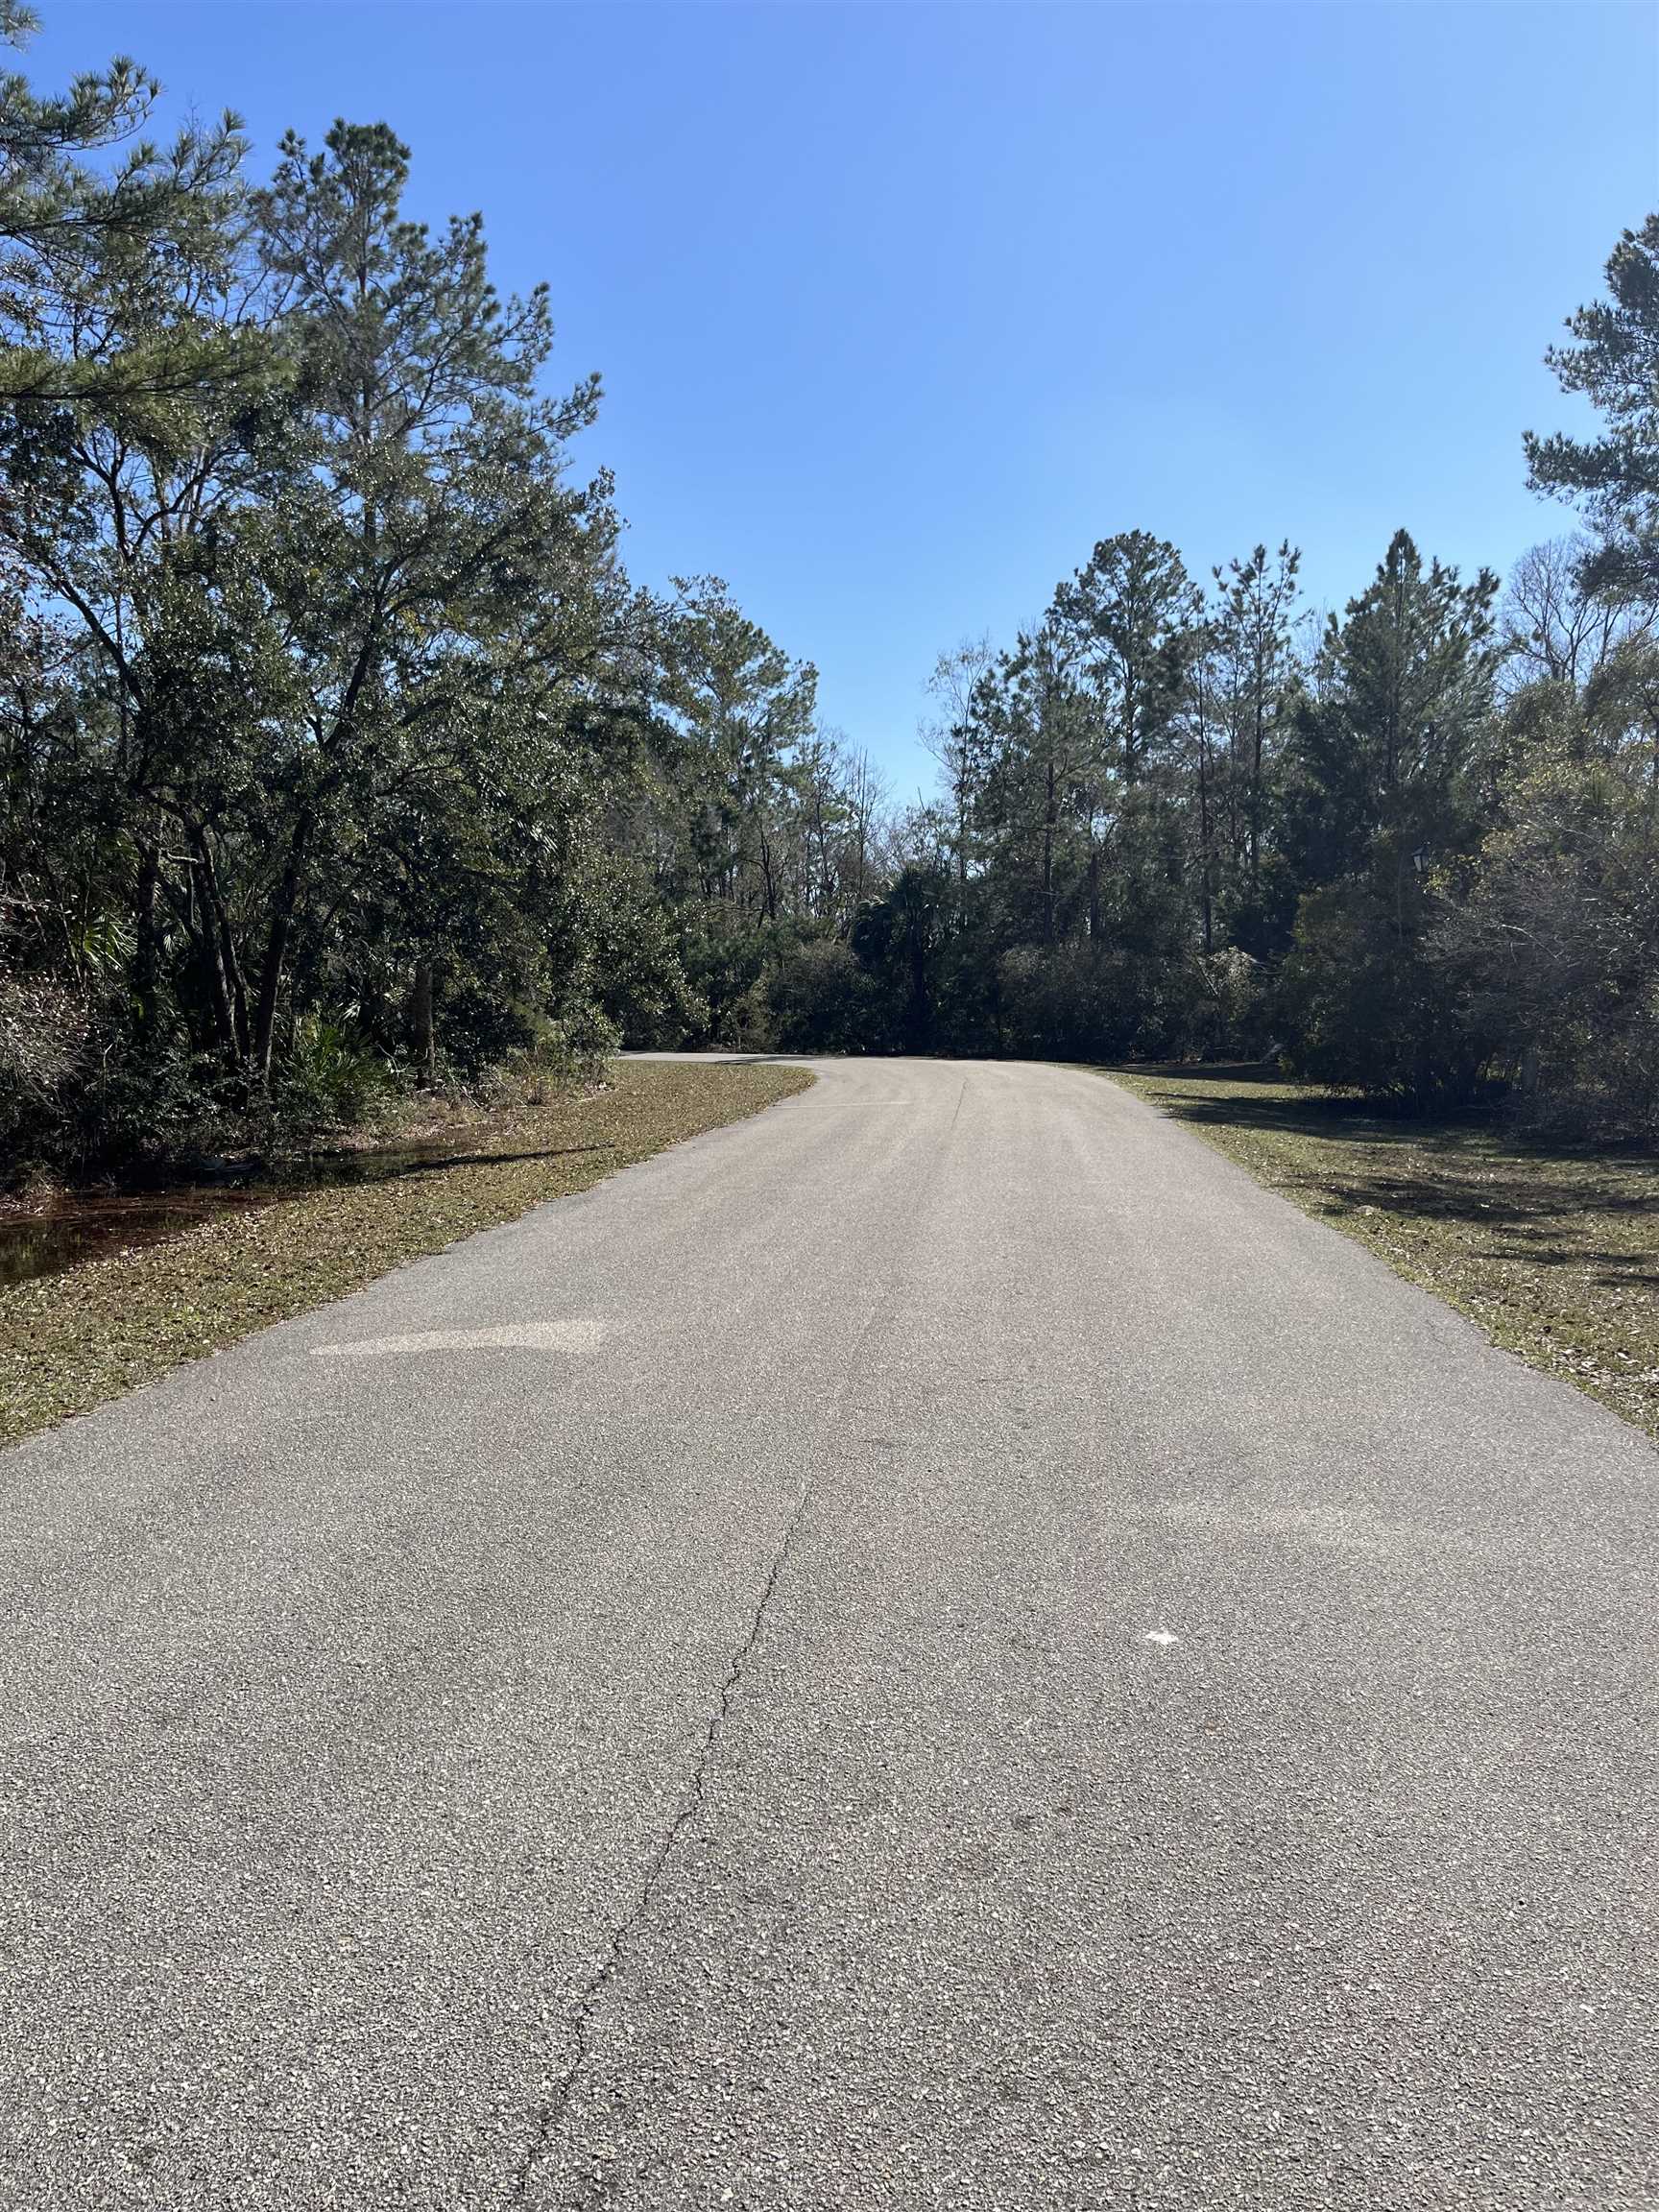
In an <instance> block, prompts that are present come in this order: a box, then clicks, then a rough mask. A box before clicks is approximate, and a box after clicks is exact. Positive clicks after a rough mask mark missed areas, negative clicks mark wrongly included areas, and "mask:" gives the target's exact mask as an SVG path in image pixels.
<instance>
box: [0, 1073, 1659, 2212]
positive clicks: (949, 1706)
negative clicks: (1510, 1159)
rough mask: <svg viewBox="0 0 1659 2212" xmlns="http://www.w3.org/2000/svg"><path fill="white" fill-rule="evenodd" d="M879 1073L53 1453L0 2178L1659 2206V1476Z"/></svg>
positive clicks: (906, 1076)
mask: <svg viewBox="0 0 1659 2212" xmlns="http://www.w3.org/2000/svg"><path fill="white" fill-rule="evenodd" d="M820 1075H821V1079H820V1081H819V1082H818V1083H817V1085H816V1086H815V1087H814V1088H813V1089H812V1090H811V1091H809V1092H807V1093H805V1094H802V1095H800V1096H798V1097H795V1098H792V1099H789V1100H787V1101H786V1102H784V1103H783V1104H781V1105H780V1106H778V1107H775V1108H773V1109H772V1110H771V1111H769V1112H768V1113H767V1114H765V1115H764V1116H762V1117H761V1118H759V1119H757V1120H755V1121H750V1122H746V1123H742V1124H739V1125H737V1126H735V1127H731V1128H726V1129H722V1130H719V1131H716V1132H713V1133H711V1134H710V1135H709V1136H707V1137H703V1138H699V1139H697V1140H695V1141H694V1142H691V1143H688V1144H685V1145H683V1146H681V1147H679V1148H678V1149H676V1150H674V1151H672V1152H669V1153H666V1154H663V1155H661V1157H659V1158H657V1159H655V1160H652V1161H650V1162H647V1163H646V1164H644V1165H642V1166H637V1167H635V1168H632V1169H630V1170H629V1171H628V1172H626V1173H625V1174H623V1175H620V1176H618V1177H616V1178H615V1179H614V1180H613V1181H611V1182H609V1183H606V1184H604V1185H602V1186H600V1187H599V1188H598V1189H596V1190H592V1191H590V1192H589V1193H587V1194H585V1195H583V1196H580V1197H575V1198H569V1199H564V1200H560V1201H558V1202H557V1203H556V1204H554V1205H551V1206H548V1207H544V1208H542V1209H541V1211H539V1212H537V1213H535V1214H530V1215H529V1216H527V1217H526V1218H525V1219H524V1220H522V1221H520V1222H518V1223H517V1224H516V1225H514V1226H512V1227H509V1228H505V1229H499V1230H494V1231H491V1232H489V1233H487V1234H485V1235H482V1236H479V1237H476V1238H472V1239H470V1240H469V1242H467V1243H465V1244H462V1245H460V1246H457V1247H456V1248H454V1249H453V1250H452V1251H450V1252H448V1253H445V1254H444V1255H442V1256H440V1257H438V1258H434V1259H429V1260H425V1261H421V1262H418V1263H416V1264H415V1265H413V1266H410V1267H407V1268H404V1269H402V1270H401V1271H399V1272H397V1273H396V1274H394V1275H391V1276H388V1277H385V1278H384V1279H382V1280H381V1281H380V1282H378V1283H376V1284H374V1285H373V1286H372V1287H371V1288H369V1289H368V1290H365V1291H363V1292H361V1293H359V1294H358V1295H356V1296H354V1297H351V1298H349V1299H346V1300H344V1301H343V1302H341V1303H340V1304H337V1305H334V1306H331V1307H327V1308H325V1309H323V1310H320V1311H317V1312H315V1313H312V1314H310V1315H307V1316H306V1317H305V1318H303V1319H301V1320H299V1321H295V1322H291V1323H288V1324H285V1325H284V1326H282V1327H280V1328H276V1329H272V1330H269V1331H267V1332H265V1333H264V1334H261V1335H259V1336H257V1337H254V1338H252V1339H251V1340H250V1341H248V1342H247V1343H245V1344H243V1345H241V1346H239V1347H238V1348H237V1349H235V1350H234V1351H231V1352H228V1353H226V1354H224V1355H222V1356H221V1357H219V1358H214V1359H210V1360H205V1361H203V1362H201V1363H200V1364H198V1365H195V1366H192V1367H189V1368H185V1369H183V1370H180V1372H179V1373H177V1374H175V1375H174V1376H172V1377H170V1378H169V1379H168V1380H167V1381H165V1382H163V1383H159V1384H157V1385H156V1386H155V1387H153V1388H151V1389H148V1390H146V1391H143V1392H141V1393H138V1394H137V1395H135V1396H133V1397H131V1398H129V1399H126V1400H124V1401H122V1402H121V1403H119V1404H117V1405H113V1406H109V1407H104V1408H103V1409H101V1410H100V1411H98V1412H96V1413H92V1414H89V1415H87V1416H86V1417H84V1418H83V1419H81V1420H77V1421H74V1422H72V1423H69V1424H68V1425H66V1426H65V1427H63V1428H61V1429H59V1430H57V1431H52V1432H51V1433H49V1434H46V1435H43V1436H41V1437H38V1438H36V1440H34V1441H33V1442H32V1443H30V1444H27V1445H24V1446H22V1447H21V1448H19V1449H17V1450H16V1451H14V1452H12V1453H10V1454H8V1455H4V1456H3V1457H0V1683H3V1688H4V1695H3V1698H0V1853H3V1855H4V1863H3V1867H0V1985H3V1986H0V2204H4V2205H6V2206H14V2207H19V2208H27V2212H58V2208H62V2212H71V2208H72V2212H88V2208H92V2207H103V2206H119V2207H127V2206H138V2205H142V2206H151V2207H208V2206H212V2207H224V2208H226V2212H230V2208H232V2207H233V2208H235V2212H266V2208H271V2212H278V2208H279V2212H312V2208H314V2207H322V2206H342V2207H368V2208H374V2212H379V2208H381V2207H391V2206H413V2207H420V2208H421V2212H438V2208H440V2207H442V2208H444V2212H454V2208H459V2207H475V2206H509V2205H513V2204H515V2203H524V2204H526V2205H529V2206H537V2207H540V2206H545V2207H553V2206H570V2207H592V2208H597V2207H601V2206H603V2207H606V2208H607V2212H701V2208H703V2207H714V2206H724V2205H731V2206H735V2207H739V2208H748V2212H817V2208H819V2207H829V2206H842V2205H847V2206H855V2207H866V2206H867V2207H888V2206H892V2207H906V2208H908V2207H941V2208H946V2207H948V2208H950V2212H980V2208H989V2207H999V2208H1002V2212H1022V2208H1024V2207H1051V2206H1052V2207H1077V2208H1090V2212H1093V2208H1094V2207H1108V2206H1111V2207H1116V2206H1130V2205H1133V2206H1135V2207H1137V2208H1138V2212H1153V2208H1156V2212H1208V2208H1210V2207H1223V2206H1226V2207H1236V2206H1250V2207H1280V2206H1285V2207H1301V2206H1341V2207H1352V2208H1354V2212H1358V2208H1360V2207H1365V2208H1371V2207H1381V2208H1387V2212H1410V2208H1414V2207H1427V2206H1434V2207H1453V2206H1457V2207H1461V2206H1471V2207H1491V2208H1493V2212H1531V2208H1532V2207H1545V2206H1549V2207H1552V2208H1559V2207H1573V2208H1582V2212H1635V2208H1637V2207H1651V2206H1653V2205H1655V2204H1656V2203H1659V2002H1656V2000H1659V1866H1656V1862H1655V1852H1654V1844H1655V1836H1656V1831H1659V1703H1656V1698H1655V1682H1656V1665H1655V1663H1656V1660H1659V1605H1656V1599H1659V1572H1656V1570H1659V1511H1656V1499H1659V1456H1656V1455H1655V1454H1654V1452H1653V1450H1652V1448H1651V1447H1650V1446H1649V1445H1648V1444H1647V1442H1646V1441H1645V1440H1644V1439H1643V1438H1642V1437H1641V1436H1640V1435H1638V1434H1637V1433H1636V1432H1635V1431H1633V1430H1630V1429H1627V1428H1625V1427H1623V1425H1622V1424H1621V1423H1619V1422H1618V1421H1617V1420H1615V1419H1614V1418H1613V1417H1612V1416H1611V1415H1610V1414H1608V1413H1606V1412H1604V1411H1603V1410H1601V1409H1600V1408H1599V1407H1596V1406H1595V1405H1593V1404H1591V1403H1589V1402H1588V1401H1586V1400H1584V1399H1582V1398H1580V1397H1578V1396H1576V1395H1575V1393H1573V1392H1572V1391H1570V1390H1569V1389H1567V1388H1565V1387H1564V1386H1562V1385H1560V1384H1557V1383H1551V1382H1548V1381H1546V1380H1544V1379H1542V1378H1540V1377H1539V1376H1537V1375H1534V1374H1531V1373H1529V1372H1528V1371H1527V1370H1526V1369H1524V1368H1523V1367H1521V1366H1520V1365H1519V1364H1518V1363H1516V1362H1515V1361H1513V1360H1511V1359H1509V1358H1506V1357H1505V1356H1503V1355H1502V1354H1500V1353H1497V1352H1494V1351H1492V1350H1491V1349H1490V1348H1489V1347H1488V1346H1487V1345H1486V1344H1485V1343H1484V1341H1483V1340H1482V1339H1481V1338H1480V1337H1479V1334H1477V1332H1476V1331H1475V1330H1474V1329H1473V1328H1472V1327H1471V1326H1470V1325H1469V1324H1468V1323H1466V1322H1464V1321H1463V1320H1461V1319H1459V1318H1458V1317H1457V1316H1456V1315H1455V1314H1454V1313H1453V1312H1451V1311H1450V1310H1447V1309H1445V1308H1443V1307H1441V1306H1440V1305H1438V1304H1437V1303H1436V1302H1435V1301H1434V1300H1432V1299H1431V1298H1429V1297H1427V1296H1426V1295H1424V1294H1423V1293H1421V1292H1419V1291H1417V1290H1414V1289H1412V1288H1410V1287H1409V1286H1407V1285H1405V1284H1403V1283H1401V1282H1399V1281H1398V1280H1396V1279H1395V1278H1394V1277H1393V1276H1391V1275H1390V1274H1389V1273H1388V1272H1387V1271H1386V1270H1385V1269H1384V1268H1383V1266H1382V1264H1381V1263H1380V1262H1377V1261H1375V1260H1373V1259H1372V1258H1370V1257H1369V1256H1368V1255H1367V1254H1366V1253H1364V1252H1363V1251H1361V1250H1360V1249H1359V1248H1358V1246H1356V1245H1354V1244H1352V1243H1350V1242H1348V1241H1346V1240H1345V1239H1343V1238H1340V1237H1339V1236H1336V1235H1334V1233H1332V1232H1331V1231H1329V1230H1327V1229H1324V1228H1322V1227H1320V1226H1318V1225H1317V1224H1315V1223H1313V1222H1311V1221H1310V1220H1307V1219H1305V1218H1304V1217H1303V1216H1302V1215H1301V1214H1298V1213H1296V1212H1295V1211H1294V1210H1293V1209H1292V1208H1291V1207H1289V1206H1287V1205H1286V1204H1285V1203H1283V1202H1282V1201H1280V1200H1279V1199H1277V1198H1274V1197H1272V1196H1270V1195H1269V1194H1267V1193H1265V1192H1264V1191H1262V1190H1259V1189H1258V1188H1257V1187H1256V1186H1255V1185H1254V1184H1252V1183H1251V1182H1250V1181H1249V1180H1248V1178H1247V1177H1246V1176H1244V1175H1243V1174H1242V1173H1241V1172H1240V1171H1239V1170H1238V1169H1237V1168H1236V1167H1234V1166H1231V1165H1230V1164H1229V1163H1227V1162H1226V1161H1225V1160H1223V1159H1221V1158H1220V1157H1219V1156H1217V1155H1216V1154H1214V1152H1212V1151H1210V1150H1208V1149H1207V1148H1206V1147H1205V1146H1204V1145H1202V1144H1201V1143H1200V1142H1197V1141H1196V1140H1195V1139H1193V1138H1191V1137H1190V1136H1188V1135H1186V1134H1185V1133H1183V1132H1181V1131H1180V1130H1178V1129H1176V1128H1175V1127H1174V1126H1172V1125H1171V1124H1170V1123H1168V1122H1166V1121H1164V1120H1162V1119H1160V1118H1158V1117H1157V1116H1155V1115H1154V1114H1153V1113H1152V1112H1151V1111H1150V1110H1149V1109H1148V1108H1146V1107H1145V1106H1143V1105H1142V1104H1140V1103H1139V1102H1138V1101H1136V1100H1134V1099H1132V1098H1131V1097H1129V1096H1128V1095H1127V1094H1125V1093H1124V1092H1122V1091H1121V1090H1119V1089H1117V1088H1115V1087H1114V1086H1112V1085H1111V1084H1109V1083H1108V1082H1106V1081H1104V1080H1102V1079H1100V1078H1099V1077H1096V1076H1094V1075H1090V1074H1087V1073H1084V1072H1080V1071H1073V1070H1063V1069H1056V1068H1039V1067H1025V1066H1014V1065H985V1064H950V1063H930V1062H903V1061H899V1062H881V1061H874V1062H845V1063H842V1062H830V1063H825V1064H823V1066H822V1068H821V1070H820Z"/></svg>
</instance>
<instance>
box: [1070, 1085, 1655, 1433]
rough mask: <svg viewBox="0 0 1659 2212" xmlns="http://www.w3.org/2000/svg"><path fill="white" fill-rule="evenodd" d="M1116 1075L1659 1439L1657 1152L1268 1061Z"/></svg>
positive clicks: (1511, 1345)
mask: <svg viewBox="0 0 1659 2212" xmlns="http://www.w3.org/2000/svg"><path fill="white" fill-rule="evenodd" d="M1111 1072H1112V1078H1113V1080H1114V1081H1115V1082H1118V1083H1121V1084H1122V1085H1123V1087H1124V1088H1125V1089H1126V1090H1129V1091H1133V1092H1134V1093H1135V1094H1137V1095H1138V1096H1139V1097H1142V1098H1144V1099H1146V1100H1147V1101H1148V1102H1149V1103H1150V1104H1151V1105H1154V1106H1157V1107H1159V1108H1160V1109H1161V1110H1162V1111H1163V1112H1164V1113H1166V1114H1168V1115H1170V1116H1171V1117H1172V1118H1174V1119H1176V1120H1178V1121H1183V1122H1185V1123H1186V1124H1187V1125H1188V1126H1189V1127H1190V1128H1192V1129H1194V1130H1196V1131H1197V1133H1198V1134H1199V1135H1200V1136H1201V1137H1203V1138H1205V1139H1206V1140H1207V1141H1208V1142H1210V1143H1212V1144H1214V1145H1215V1146H1216V1147H1217V1149H1218V1150H1220V1151H1222V1152H1225V1153H1226V1154H1227V1155H1228V1157H1229V1158H1230V1159H1233V1160H1237V1161H1238V1164H1239V1165H1240V1166H1243V1167H1247V1168H1248V1169H1249V1170H1250V1172H1251V1174H1253V1175H1254V1176H1255V1177H1256V1178H1257V1180H1258V1181H1259V1182H1261V1183H1264V1184H1265V1185H1266V1186H1267V1188H1268V1189H1269V1190H1278V1191H1281V1192H1282V1193H1283V1194H1284V1195H1285V1196H1286V1198H1289V1199H1291V1200H1293V1201H1294V1202H1295V1204H1296V1205H1298V1206H1300V1207H1301V1208H1302V1210H1303V1212H1304V1213H1307V1214H1315V1215H1317V1216H1318V1218H1319V1219H1321V1220H1323V1221H1329V1222H1331V1223H1332V1224H1333V1225H1334V1227H1335V1228H1338V1229H1341V1230H1343V1231H1344V1232H1345V1233H1346V1234H1347V1235H1348V1236H1350V1237H1357V1238H1358V1239H1359V1241H1360V1242H1361V1243H1362V1244H1368V1245H1369V1246H1370V1247H1371V1249H1372V1250H1373V1251H1374V1252H1376V1253H1377V1254H1378V1255H1379V1256H1380V1257H1381V1258H1382V1259H1383V1260H1385V1261H1387V1262H1388V1264H1389V1265H1390V1266H1391V1267H1393V1268H1394V1269H1395V1270H1396V1271H1397V1272H1398V1273H1399V1274H1402V1275H1404V1276H1406V1277H1407V1278H1408V1279H1409V1280H1410V1281H1411V1282H1413V1283H1420V1284H1422V1286H1424V1288H1425V1289H1428V1290H1432V1291H1434V1292H1435V1293H1436V1294H1437V1295H1438V1296H1439V1297H1442V1298H1444V1299H1445V1300H1446V1301H1447V1303H1448V1304H1449V1305H1452V1306H1455V1307H1456V1308H1457V1310H1459V1312H1462V1313H1466V1314H1468V1315H1469V1317H1470V1319H1471V1320H1473V1321H1477V1322H1479V1325H1480V1326H1481V1328H1483V1329H1484V1330H1485V1331H1486V1333H1487V1334H1488V1335H1489V1336H1490V1337H1491V1338H1492V1341H1493V1342H1494V1343H1495V1344H1501V1345H1502V1346H1503V1348H1504V1350H1505V1351H1508V1352H1514V1353H1518V1354H1519V1355H1520V1357H1521V1358H1523V1359H1525V1360H1527V1363H1528V1364H1529V1365H1530V1366H1533V1367H1537V1368H1541V1369H1542V1370H1543V1371H1544V1373H1545V1374H1547V1375H1555V1376H1559V1377H1560V1378H1561V1380H1562V1381H1563V1382H1567V1383H1576V1384H1577V1386H1578V1388H1579V1389H1581V1390H1586V1391H1588V1392H1589V1393H1590V1395H1591V1396H1592V1397H1594V1398H1599V1399H1600V1400H1601V1402H1602V1404H1603V1405H1606V1406H1611V1407H1612V1408H1613V1410H1614V1411H1615V1412H1616V1413H1621V1414H1623V1417H1624V1419H1625V1420H1626V1421H1631V1422H1634V1423H1635V1424H1636V1426H1637V1427H1638V1428H1640V1429H1645V1430H1646V1431H1647V1433H1648V1434H1649V1435H1650V1436H1654V1437H1659V1160H1654V1159H1651V1158H1633V1157H1628V1156H1620V1155H1609V1154H1594V1153H1589V1152H1584V1151H1571V1150H1566V1149H1562V1148H1558V1147H1549V1146H1543V1145H1534V1144H1528V1143H1524V1142H1521V1140H1519V1139H1518V1138H1517V1137H1516V1136H1515V1135H1514V1134H1513V1133H1512V1132H1510V1131H1507V1130H1503V1129H1498V1128H1494V1127H1491V1126H1490V1125H1487V1124H1484V1123H1481V1124H1474V1123H1468V1122H1450V1123H1431V1124H1425V1123H1423V1122H1413V1121H1400V1120H1392V1119H1388V1118H1383V1117H1380V1116H1378V1115H1376V1114H1375V1113H1372V1112H1368V1111H1367V1110H1366V1109H1364V1108H1363V1107H1360V1106H1357V1105H1356V1104H1355V1103H1354V1102H1352V1101H1350V1100H1346V1099H1337V1098H1333V1097H1331V1096H1330V1095H1329V1094H1326V1093H1323V1092H1318V1091H1313V1090H1310V1089H1308V1088H1307V1087H1305V1086H1302V1085H1298V1084H1295V1083H1289V1082H1286V1081H1285V1080H1284V1079H1283V1078H1282V1077H1280V1076H1278V1075H1277V1074H1274V1073H1272V1072H1271V1071H1269V1070H1264V1069H1245V1068H1125V1069H1114V1070H1112V1071H1111Z"/></svg>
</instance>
